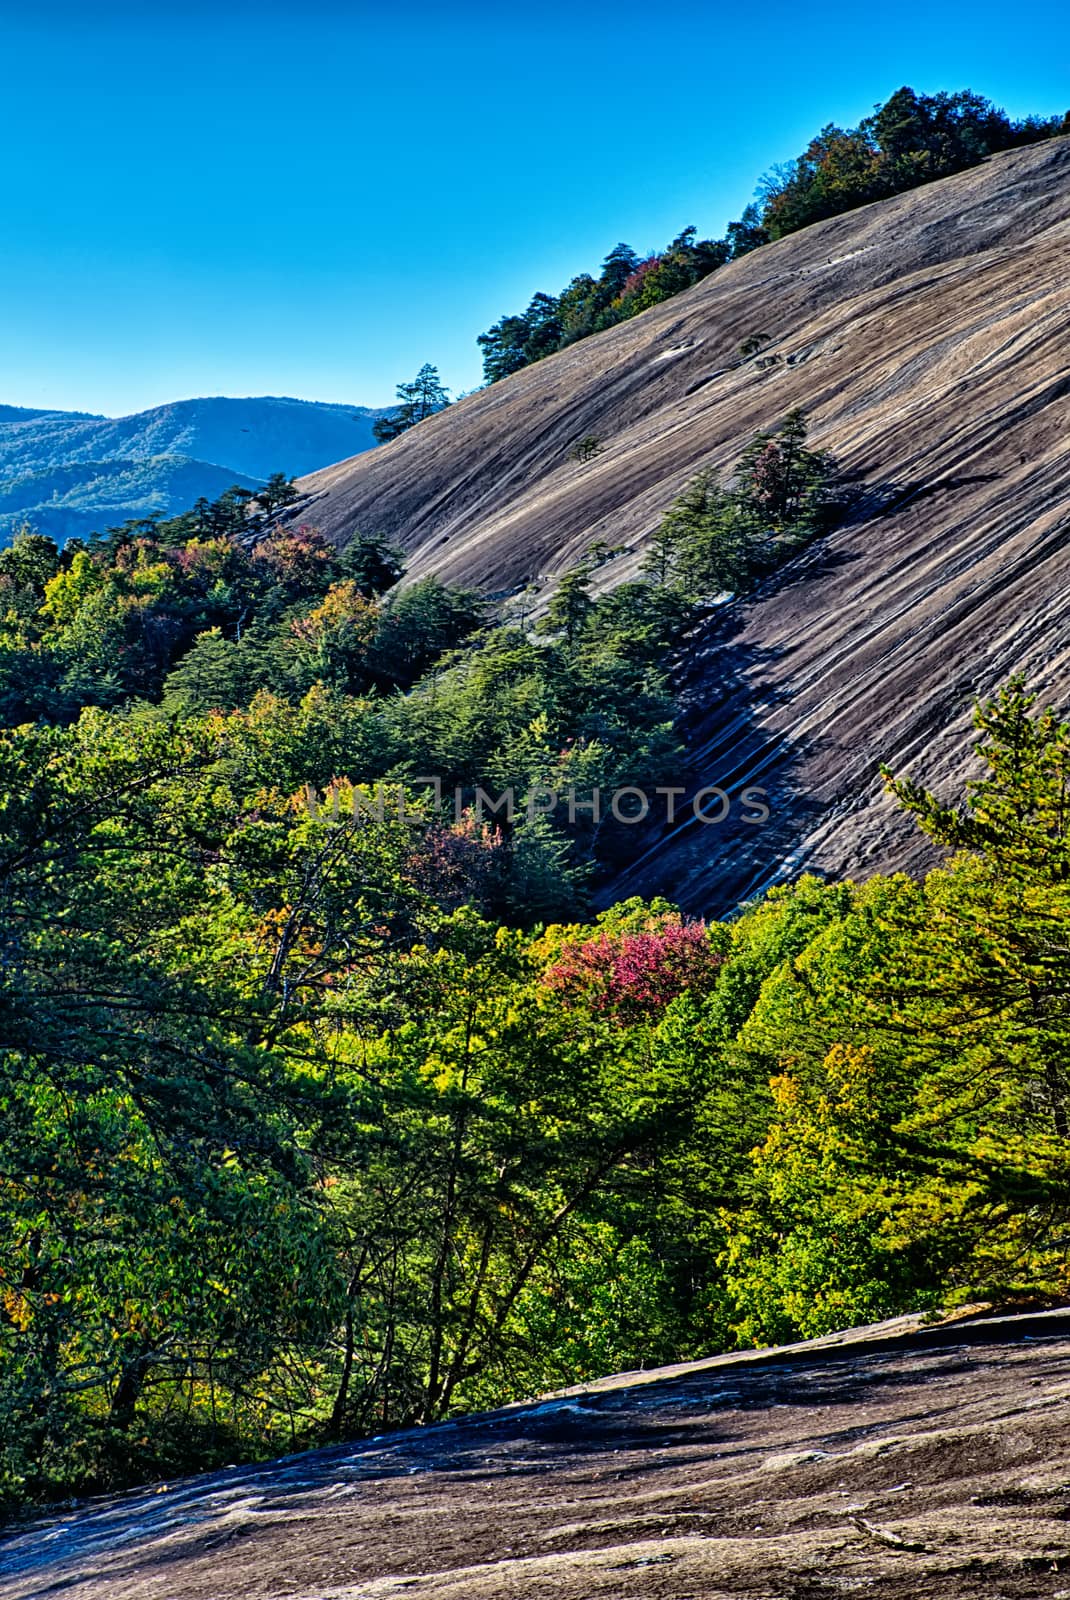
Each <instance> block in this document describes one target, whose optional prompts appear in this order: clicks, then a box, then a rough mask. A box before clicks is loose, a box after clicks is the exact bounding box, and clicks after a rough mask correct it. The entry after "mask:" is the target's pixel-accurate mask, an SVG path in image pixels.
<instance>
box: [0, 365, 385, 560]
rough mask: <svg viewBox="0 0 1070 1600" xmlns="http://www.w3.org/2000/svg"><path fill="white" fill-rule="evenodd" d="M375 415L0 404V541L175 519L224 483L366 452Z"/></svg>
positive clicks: (223, 402) (353, 410)
mask: <svg viewBox="0 0 1070 1600" xmlns="http://www.w3.org/2000/svg"><path fill="white" fill-rule="evenodd" d="M381 415H382V413H381V412H378V411H375V410H369V408H368V407H366V406H345V405H327V404H320V403H317V402H313V401H308V400H286V399H276V398H271V397H268V398H263V399H250V400H230V399H224V398H219V397H217V398H212V399H202V400H179V401H176V402H175V403H173V404H171V405H164V406H156V407H154V408H153V409H152V410H151V411H140V412H136V413H134V415H132V416H128V417H95V416H87V415H84V414H82V413H80V412H67V411H51V412H49V411H32V410H24V409H22V408H20V407H18V406H4V407H0V544H4V543H7V542H9V540H10V538H11V535H12V534H13V533H14V532H15V531H16V530H17V529H18V528H19V527H21V526H22V525H23V524H24V523H29V524H30V525H31V526H32V527H33V528H34V529H35V530H36V531H37V532H38V533H45V534H49V535H51V536H52V537H53V538H58V539H60V540H63V539H68V538H74V537H85V536H87V535H89V534H92V533H103V532H104V530H105V529H106V528H109V527H114V526H116V525H118V524H120V523H123V522H126V521H127V520H128V519H130V518H132V517H151V516H160V517H166V516H174V515H176V514H177V513H180V512H182V511H185V510H186V508H187V507H188V506H190V505H192V504H193V502H194V501H195V500H196V499H198V498H199V497H201V496H204V497H206V498H208V499H214V498H215V497H216V496H217V495H220V494H222V493H223V491H224V490H225V489H227V488H229V487H230V486H232V485H237V486H238V487H240V488H245V489H251V488H253V486H254V484H255V483H256V482H258V481H260V480H262V479H263V478H266V477H267V476H268V475H269V474H270V473H272V472H274V471H277V470H279V469H285V470H286V471H287V472H289V473H290V474H294V473H302V472H312V471H314V470H315V469H316V468H317V467H323V466H327V465H329V463H330V462H332V461H338V460H340V459H341V458H342V457H343V456H353V455H356V454H357V453H358V451H361V450H369V449H371V448H372V446H373V445H374V443H375V438H374V434H373V428H374V425H375V422H376V419H377V418H378V417H380V416H381Z"/></svg>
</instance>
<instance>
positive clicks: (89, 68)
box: [0, 0, 1070, 415]
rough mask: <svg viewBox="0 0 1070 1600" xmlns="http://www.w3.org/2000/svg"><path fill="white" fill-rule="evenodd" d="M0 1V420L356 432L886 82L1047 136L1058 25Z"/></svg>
mask: <svg viewBox="0 0 1070 1600" xmlns="http://www.w3.org/2000/svg"><path fill="white" fill-rule="evenodd" d="M28 11H29V8H28V7H27V6H26V5H25V3H22V0H20V3H19V4H18V5H14V4H11V3H10V0H0V23H2V28H0V52H2V55H3V63H2V66H3V80H2V81H3V83H4V120H5V134H6V138H5V145H6V151H5V161H4V183H3V191H2V204H0V228H2V231H3V239H2V249H0V374H2V380H0V401H4V402H6V403H9V404H20V405H27V406H47V407H57V408H65V409H82V410H91V411H103V412H106V413H109V414H112V415H117V414H121V413H124V412H127V411H131V410H136V409H140V408H142V407H144V406H149V405H154V404H158V403H160V402H162V401H165V400H169V399H176V398H179V397H183V396H187V395H196V394H231V395H243V394H291V395H298V396H301V397H304V398H308V399H322V400H341V401H347V402H355V403H364V404H370V405H379V404H385V403H387V402H388V401H389V400H390V399H392V397H393V389H394V384H395V383H396V382H397V381H398V380H399V379H401V378H406V377H409V376H411V375H412V373H413V372H415V370H416V368H417V367H419V366H420V365H421V363H422V362H424V361H432V362H434V363H436V364H437V365H438V367H439V369H440V371H441V372H442V375H443V378H444V380H445V381H446V382H447V383H448V384H449V385H450V386H451V388H452V389H453V390H454V391H455V392H456V391H459V390H462V389H466V388H471V387H474V386H475V385H476V384H477V383H478V382H479V378H480V365H479V359H478V351H477V349H476V345H475V336H476V334H477V333H479V332H480V331H481V330H482V329H483V328H485V327H487V326H488V325H489V324H490V323H491V322H493V321H494V320H496V318H497V317H498V316H499V315H500V314H501V313H502V312H503V311H511V310H516V309H520V308H522V307H523V306H524V305H525V304H526V303H527V300H528V298H529V297H530V295H531V293H532V292H533V291H534V290H536V289H540V288H543V289H547V290H556V289H558V288H560V287H562V286H563V284H564V283H565V282H566V281H567V280H568V279H569V278H570V277H571V276H572V275H573V273H575V272H577V271H581V270H584V269H590V268H595V267H597V265H598V263H599V261H600V260H601V258H602V257H603V256H604V255H605V253H606V251H607V250H608V249H610V248H611V247H612V245H614V244H615V243H616V242H617V240H618V239H625V240H627V241H628V242H629V243H631V244H633V245H634V246H635V247H636V248H637V249H639V250H641V251H642V250H646V249H650V248H654V247H656V246H658V245H661V244H664V243H665V242H666V241H667V240H668V239H669V238H671V237H672V235H673V234H674V233H676V232H677V231H678V230H679V229H680V228H681V227H683V226H685V225H686V224H688V223H692V222H693V223H695V224H696V225H697V226H698V227H699V229H700V230H701V231H702V232H703V233H713V234H719V233H720V232H722V231H723V229H724V226H725V223H726V222H727V221H728V220H729V219H730V218H731V217H733V216H736V215H738V214H739V212H740V211H741V210H742V208H743V206H744V205H745V204H746V203H747V201H748V200H749V199H750V197H751V194H752V191H753V188H754V184H755V181H756V180H757V178H758V177H759V176H760V175H761V173H762V172H763V171H765V170H766V169H768V168H769V167H770V166H771V165H772V164H773V163H775V162H777V161H781V160H785V159H788V158H789V157H791V156H792V155H794V154H796V153H797V152H798V151H799V149H801V148H802V146H803V145H804V144H805V142H806V140H807V138H808V137H809V136H810V134H811V133H813V132H814V131H816V129H817V128H818V127H820V126H821V125H822V124H823V123H825V122H828V121H836V122H840V123H853V122H856V121H858V119H859V118H860V117H862V116H864V115H865V114H866V113H867V112H868V111H869V110H870V109H871V107H872V105H873V103H874V102H875V101H877V100H880V99H883V98H886V97H887V95H888V94H889V93H891V91H892V90H894V89H895V88H897V87H898V86H899V85H900V84H902V83H904V82H909V83H911V84H913V86H914V87H915V88H917V89H922V90H927V91H932V90H935V89H938V88H964V87H969V88H973V89H976V90H978V91H980V92H981V93H983V94H986V95H988V96H990V97H991V98H993V99H995V100H997V101H998V102H999V103H1000V104H1002V105H1005V106H1006V107H1007V109H1008V110H1009V111H1011V112H1012V113H1014V114H1016V115H1022V114H1025V113H1027V112H1029V111H1038V112H1041V113H1045V114H1047V113H1051V112H1054V111H1059V112H1062V111H1063V110H1065V109H1066V108H1067V107H1068V106H1070V72H1068V70H1067V65H1068V61H1070V49H1068V46H1070V9H1068V8H1067V7H1066V6H1065V4H1064V3H1062V0H1060V3H1047V0H1042V3H1039V4H1031V3H1030V0H1024V3H1021V4H1017V5H1014V6H1007V5H1006V4H1005V0H1000V4H998V5H997V4H989V3H987V0H979V3H974V4H970V5H966V4H960V3H958V0H953V3H951V4H949V5H948V4H944V5H940V4H933V3H932V0H928V3H925V4H919V3H916V0H899V3H898V4H893V5H872V4H868V5H867V4H865V3H864V0H863V3H857V0H856V3H853V4H850V5H847V4H841V3H839V0H834V3H832V4H826V5H824V6H822V7H820V8H807V7H806V6H803V5H800V4H798V3H797V0H793V3H790V4H789V3H783V0H763V3H761V4H745V3H737V4H735V5H732V6H727V5H721V4H707V5H695V4H691V3H689V0H676V3H674V4H671V5H657V4H654V3H652V0H645V3H643V4H633V3H632V0H620V3H619V4H616V5H614V6H608V5H606V6H603V5H599V4H598V3H597V0H595V3H588V4H586V5H582V4H575V3H573V4H569V5H565V4H562V3H560V0H547V3H546V4H542V5H540V6H538V7H531V8H525V9H523V10H520V9H517V8H516V7H515V6H510V7H506V6H504V5H502V6H487V5H482V4H477V3H466V0H455V3H454V4H453V5H452V6H449V5H446V4H442V5H439V6H433V7H432V6H428V5H425V4H424V3H423V0H409V3H406V4H398V5H390V4H380V5H378V6H375V7H372V6H369V5H365V4H342V3H340V0H302V3H298V0H259V3H254V0H217V3H215V4H207V3H205V0H184V3H182V4H181V5H177V4H168V3H163V4H156V5H153V4H152V0H110V3H109V0H79V3H78V4H77V5H73V4H70V3H69V0H58V3H55V4H50V3H49V0H41V3H40V4H39V6H38V7H37V16H36V17H35V18H31V17H30V16H29V15H28Z"/></svg>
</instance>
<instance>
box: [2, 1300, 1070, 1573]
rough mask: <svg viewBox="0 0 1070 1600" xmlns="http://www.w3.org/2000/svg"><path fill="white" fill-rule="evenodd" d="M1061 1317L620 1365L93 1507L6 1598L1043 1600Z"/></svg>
mask: <svg viewBox="0 0 1070 1600" xmlns="http://www.w3.org/2000/svg"><path fill="white" fill-rule="evenodd" d="M1068 1357H1070V1313H1067V1312H1055V1313H1045V1314H1040V1315H1035V1316H1029V1317H1017V1318H1010V1319H1007V1318H1003V1319H999V1318H982V1319H981V1320H978V1321H972V1322H958V1323H951V1324H944V1325H942V1326H938V1327H934V1328H929V1329H923V1328H919V1326H918V1322H917V1319H913V1318H909V1317H904V1318H899V1319H897V1320H896V1321H895V1322H892V1323H884V1324H881V1325H879V1326H877V1327H875V1328H869V1329H858V1330H855V1331H854V1332H852V1333H847V1334H838V1335H835V1336H832V1337H830V1338H828V1339H824V1340H816V1341H813V1342H812V1343H810V1344H806V1345H797V1346H794V1347H790V1348H786V1349H783V1350H775V1351H769V1352H757V1353H754V1354H749V1355H742V1356H722V1357H718V1358H716V1359H714V1360H712V1361H708V1362H700V1363H695V1364H692V1365H685V1366H679V1367H674V1368H666V1369H664V1370H662V1371H659V1372H649V1373H642V1374H639V1373H630V1374H624V1375H622V1376H620V1377H617V1378H610V1379H606V1380H604V1381H603V1382H601V1383H598V1384H594V1385H591V1386H589V1387H587V1388H582V1389H575V1390H570V1391H568V1392H567V1393H564V1394H561V1395H559V1396H556V1397H550V1398H548V1399H546V1400H544V1401H541V1402H538V1403H535V1404H531V1405H526V1406H517V1407H512V1408H509V1409H508V1410H505V1411H501V1412H496V1413H493V1414H491V1415H489V1416H486V1417H481V1418H479V1417H477V1418H469V1419H465V1418H462V1419H460V1420H459V1421H458V1422H456V1423H452V1424H449V1425H447V1426H445V1427H440V1428H433V1429H428V1430H426V1431H423V1432H414V1433H407V1434H395V1435H393V1436H388V1437H386V1438H382V1439H373V1440H370V1441H367V1442H365V1443H359V1444H353V1445H343V1446H339V1447H337V1448H335V1449H331V1450H322V1451H317V1452H314V1453H312V1454H309V1455H306V1456H293V1457H289V1458H287V1459H285V1460H283V1461H277V1462H269V1463H267V1464H265V1465H264V1466H260V1467H251V1468H234V1469H232V1470H230V1471H227V1472H222V1473H218V1474H215V1475H213V1476H211V1477H203V1478H194V1479H190V1480H187V1481H186V1482H183V1483H178V1484H174V1485H171V1486H169V1487H163V1488H160V1489H157V1490H155V1491H149V1492H143V1493H138V1494H133V1495H128V1496H124V1497H120V1498H117V1499H114V1500H110V1501H101V1502H96V1503H93V1504H90V1505H88V1506H86V1507H83V1508H81V1509H77V1510H75V1511H72V1512H70V1513H68V1514H67V1515H65V1516H63V1517H61V1518H57V1519H53V1520H51V1521H43V1522H41V1523H40V1524H38V1525H37V1526H35V1527H32V1528H28V1529H23V1530H20V1531H17V1532H15V1533H13V1534H9V1536H8V1538H7V1539H6V1540H2V1541H0V1597H2V1600H44V1597H45V1596H46V1595H56V1594H62V1595H64V1596H65V1600H178V1597H181V1600H239V1597H240V1600H269V1597H270V1600H281V1597H283V1596H293V1597H300V1600H402V1597H404V1596H410V1595H411V1596H415V1597H419V1600H521V1597H523V1600H529V1597H530V1600H593V1597H596V1596H597V1597H604V1600H727V1597H729V1596H732V1597H734V1600H739V1597H748V1596H750V1597H754V1600H833V1597H839V1596H842V1595H844V1594H856V1593H857V1594H859V1595H864V1596H867V1597H873V1600H926V1597H930V1596H932V1597H937V1596H938V1597H940V1600H982V1597H983V1600H996V1597H1003V1600H1057V1597H1059V1596H1062V1597H1063V1600H1066V1597H1067V1596H1070V1520H1068V1519H1070V1384H1068V1383H1067V1379H1066V1372H1067V1366H1066V1362H1067V1358H1068Z"/></svg>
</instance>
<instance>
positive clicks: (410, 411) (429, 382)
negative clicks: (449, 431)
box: [372, 362, 450, 444]
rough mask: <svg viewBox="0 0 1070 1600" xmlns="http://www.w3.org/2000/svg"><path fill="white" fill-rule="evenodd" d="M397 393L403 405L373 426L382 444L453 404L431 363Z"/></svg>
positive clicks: (402, 384)
mask: <svg viewBox="0 0 1070 1600" xmlns="http://www.w3.org/2000/svg"><path fill="white" fill-rule="evenodd" d="M397 394H398V400H399V401H400V402H401V403H400V405H398V406H396V407H395V408H394V410H393V411H392V412H391V413H390V415H389V416H386V417H379V418H377V420H376V421H375V423H374V424H373V427H372V432H373V433H374V434H375V437H376V439H377V440H378V441H379V443H380V444H386V443H387V442H388V441H389V440H391V439H396V438H397V437H398V436H399V434H402V433H405V432H407V431H408V429H409V428H414V427H415V426H416V424H417V423H418V422H423V421H424V420H425V418H427V417H431V416H434V414H435V412H436V411H442V410H443V409H444V408H445V407H446V406H448V405H449V403H450V399H449V393H448V391H447V390H446V389H444V388H443V386H442V382H441V380H440V378H439V375H438V368H437V367H433V366H431V365H430V363H428V362H425V363H424V365H423V366H422V367H421V368H420V370H419V372H418V373H417V374H416V376H415V378H414V379H413V380H412V382H411V383H399V384H398V387H397Z"/></svg>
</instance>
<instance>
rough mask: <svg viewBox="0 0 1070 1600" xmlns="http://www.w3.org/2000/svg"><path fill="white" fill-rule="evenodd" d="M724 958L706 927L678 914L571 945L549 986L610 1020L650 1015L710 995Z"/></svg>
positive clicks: (549, 975) (550, 972)
mask: <svg viewBox="0 0 1070 1600" xmlns="http://www.w3.org/2000/svg"><path fill="white" fill-rule="evenodd" d="M721 961H722V957H721V956H720V954H719V953H718V952H717V951H716V950H715V949H714V948H713V946H712V945H711V944H710V941H709V938H708V936H707V933H706V924H705V923H704V922H684V921H683V920H682V918H681V917H680V916H678V915H677V914H675V913H673V914H672V915H670V916H665V917H658V918H656V919H651V923H650V925H649V926H648V927H647V928H645V929H643V930H641V931H640V932H637V933H610V932H609V931H608V930H607V931H604V932H602V933H600V934H598V935H597V936H596V937H595V938H593V939H586V940H584V941H583V942H582V943H576V944H571V945H566V946H565V948H564V950H563V951H562V953H561V956H560V957H559V959H558V960H557V961H555V962H554V963H553V965H552V966H550V967H548V968H547V969H546V972H545V974H544V981H545V983H546V985H547V987H548V988H550V989H553V990H556V991H557V992H558V993H559V994H561V995H562V996H563V997H564V998H565V999H567V1000H569V1001H573V1002H575V1003H583V1004H585V1005H588V1006H590V1007H591V1008H592V1010H594V1011H598V1012H605V1013H609V1014H611V1015H620V1016H622V1017H624V1016H649V1015H651V1014H652V1013H654V1012H656V1011H660V1010H661V1009H662V1008H663V1007H665V1006H667V1005H668V1003H669V1001H670V1000H673V999H675V998H676V996H677V995H678V994H683V993H684V991H685V990H688V989H690V990H694V991H696V992H697V993H700V994H704V993H707V992H708V991H709V990H710V989H711V988H712V987H713V985H714V983H715V982H716V981H717V972H718V969H719V967H720V965H721Z"/></svg>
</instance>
